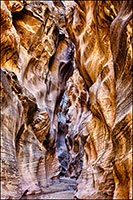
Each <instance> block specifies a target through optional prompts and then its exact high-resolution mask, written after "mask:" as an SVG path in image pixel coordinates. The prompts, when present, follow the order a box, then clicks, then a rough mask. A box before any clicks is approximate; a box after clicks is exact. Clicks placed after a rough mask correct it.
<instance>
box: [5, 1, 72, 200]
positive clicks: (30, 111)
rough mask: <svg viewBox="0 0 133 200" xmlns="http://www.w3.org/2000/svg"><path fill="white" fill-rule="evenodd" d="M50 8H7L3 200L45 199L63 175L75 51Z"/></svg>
mask: <svg viewBox="0 0 133 200" xmlns="http://www.w3.org/2000/svg"><path fill="white" fill-rule="evenodd" d="M50 4H52V8H54V4H53V3H52V2H50ZM49 8H50V5H49V2H42V3H41V2H32V1H31V2H30V1H27V2H23V1H5V2H4V1H2V5H1V30H2V35H1V58H2V60H1V65H2V69H1V70H2V71H1V74H2V84H1V104H2V106H1V111H2V112H1V119H2V129H1V130H2V133H1V140H2V143H1V154H2V173H1V181H2V198H7V199H8V198H14V199H16V198H20V197H21V196H22V194H24V193H26V194H27V195H28V194H32V193H39V192H40V191H41V190H45V189H44V187H46V186H47V185H48V184H49V183H51V182H52V180H53V179H54V178H56V177H58V175H59V173H60V164H59V161H58V158H57V152H56V138H57V133H56V127H57V117H56V113H57V110H58V105H59V103H60V101H61V97H62V94H63V91H64V86H65V83H66V81H67V79H68V78H69V77H70V75H71V74H72V72H73V53H74V45H73V44H72V42H71V41H70V40H69V38H68V36H67V35H65V33H64V32H63V28H61V27H59V26H58V20H57V19H58V18H56V17H55V16H54V14H53V13H52V12H51V11H50V9H49ZM55 9H56V7H55ZM62 26H63V25H62ZM8 99H9V100H8ZM9 152H10V153H9Z"/></svg>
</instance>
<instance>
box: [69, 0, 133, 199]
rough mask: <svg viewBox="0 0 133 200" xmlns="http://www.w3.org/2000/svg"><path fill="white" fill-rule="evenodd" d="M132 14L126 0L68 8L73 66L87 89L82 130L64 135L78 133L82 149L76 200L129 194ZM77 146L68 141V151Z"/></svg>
mask: <svg viewBox="0 0 133 200" xmlns="http://www.w3.org/2000/svg"><path fill="white" fill-rule="evenodd" d="M131 17H132V10H131V1H119V2H118V1H89V2H87V1H75V2H73V3H70V4H68V6H67V10H66V19H67V30H68V32H69V35H70V37H71V39H72V40H73V42H74V43H75V46H76V47H75V61H76V67H77V68H78V69H79V72H80V74H81V76H82V77H83V78H84V81H85V83H86V85H87V87H86V88H87V90H88V92H89V105H88V107H87V108H88V110H89V111H88V118H87V123H86V129H87V131H85V132H83V133H82V131H81V130H80V131H79V129H78V127H79V126H80V122H79V123H78V126H76V130H74V133H71V132H72V130H73V128H72V130H71V131H70V132H69V133H68V135H71V134H72V138H74V135H75V134H77V132H78V135H80V137H79V138H80V139H78V142H79V143H80V140H82V144H83V149H84V151H83V168H82V172H81V175H80V176H79V178H78V180H77V182H78V188H77V193H76V197H78V198H81V199H82V198H85V199H92V198H97V199H111V198H114V199H128V198H130V199H131V198H132V189H131V188H132V186H131V184H132V169H131V168H132V167H131V163H132V148H131V143H132V136H131V134H132V132H131V119H132V117H131V57H132V55H131V52H132V47H131V45H132V35H131V24H132V22H131ZM73 79H74V80H75V78H74V77H73ZM71 83H73V81H71ZM74 88H75V90H76V86H75V85H74ZM73 90H74V89H73ZM79 91H80V90H79V89H78V92H79ZM78 92H76V94H77V93H78ZM76 97H80V95H76ZM76 99H77V98H76ZM72 106H74V103H72V105H71V106H70V108H71V107H72ZM78 108H79V106H78ZM76 109H77V108H76V106H74V110H75V112H76ZM70 112H71V109H70ZM71 113H72V112H71ZM74 117H76V118H78V115H76V114H74ZM81 119H82V116H81V118H80V120H81ZM84 122H85V120H84ZM71 124H73V121H71ZM76 146H77V145H75V144H74V140H73V141H72V147H71V149H74V148H76ZM79 146H80V145H79ZM79 149H80V150H81V147H80V148H79ZM80 150H79V151H78V153H79V152H80ZM73 156H74V153H72V157H73Z"/></svg>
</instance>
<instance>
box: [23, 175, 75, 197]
mask: <svg viewBox="0 0 133 200" xmlns="http://www.w3.org/2000/svg"><path fill="white" fill-rule="evenodd" d="M75 187H76V181H75V179H71V178H69V177H68V178H65V177H63V178H60V180H58V181H55V182H54V183H53V184H51V185H49V186H47V187H46V188H44V189H45V191H43V190H42V192H41V193H39V194H32V195H24V196H23V197H22V198H21V199H23V200H25V199H74V190H75Z"/></svg>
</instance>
